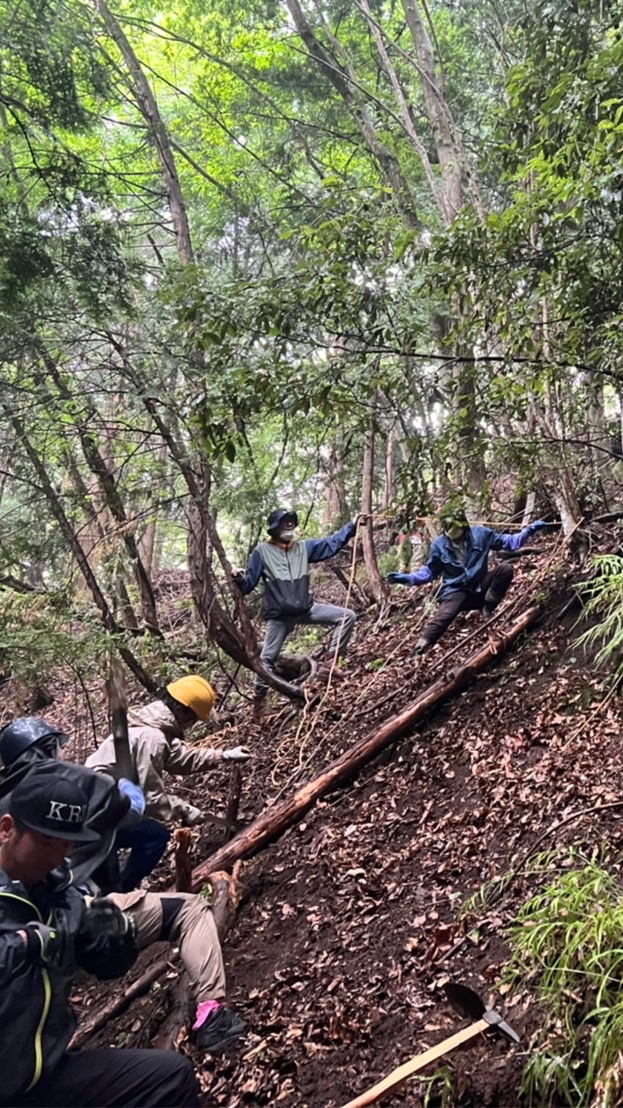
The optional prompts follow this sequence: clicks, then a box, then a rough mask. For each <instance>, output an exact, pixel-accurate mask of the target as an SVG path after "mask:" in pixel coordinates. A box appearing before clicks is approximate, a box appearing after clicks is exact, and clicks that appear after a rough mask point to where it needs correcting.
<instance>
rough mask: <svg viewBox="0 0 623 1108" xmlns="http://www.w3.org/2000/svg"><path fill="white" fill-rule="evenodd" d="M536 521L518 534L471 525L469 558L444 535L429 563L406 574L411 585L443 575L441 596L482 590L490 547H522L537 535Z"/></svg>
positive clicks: (432, 550)
mask: <svg viewBox="0 0 623 1108" xmlns="http://www.w3.org/2000/svg"><path fill="white" fill-rule="evenodd" d="M534 531H535V528H534V526H533V525H532V524H530V526H528V527H524V529H523V531H519V532H518V533H517V534H514V535H510V534H504V533H502V532H500V531H492V530H491V528H490V527H468V528H467V529H466V531H465V561H464V562H461V561H460V559H459V558H458V556H457V552H456V550H455V548H454V545H453V543H452V541H451V540H450V539H449V538H448V536H447V535H440V536H439V538H438V539H435V541H434V543H433V545H432V546H431V548H430V556H429V559H428V562H427V563H426V565H425V566H422V568H421V569H418V570H417V572H416V573H408V574H405V576H406V577H408V578H409V584H410V585H425V584H426V583H427V582H428V581H434V580H435V578H436V577H442V578H443V588H442V590H441V598H442V599H443V597H444V596H449V595H450V594H451V593H453V592H455V591H456V590H457V589H468V590H469V591H470V592H472V591H473V592H478V590H479V589H480V587H481V585H482V581H483V578H484V576H485V574H486V572H487V562H488V560H489V551H490V550H509V551H512V550H519V549H520V547H522V546H523V545H524V543H526V542H527V541H528V539H529V538H531V536H532V535H533V534H534Z"/></svg>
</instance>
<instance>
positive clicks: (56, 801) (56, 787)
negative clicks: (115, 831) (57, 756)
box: [8, 761, 100, 843]
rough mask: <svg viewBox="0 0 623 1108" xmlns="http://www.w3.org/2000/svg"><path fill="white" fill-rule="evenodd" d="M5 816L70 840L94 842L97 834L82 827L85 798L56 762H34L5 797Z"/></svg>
mask: <svg viewBox="0 0 623 1108" xmlns="http://www.w3.org/2000/svg"><path fill="white" fill-rule="evenodd" d="M8 810H9V815H11V816H13V818H14V819H16V820H19V822H20V823H23V824H24V826H25V827H28V828H29V829H30V830H31V831H39V832H40V834H42V835H49V836H50V837H51V838H53V839H65V840H66V841H67V842H72V843H94V842H98V840H99V838H100V836H99V835H98V834H97V832H95V831H90V830H89V829H88V828H87V827H85V826H84V825H85V823H86V819H87V812H88V798H87V795H86V793H85V792H84V790H83V789H81V788H80V786H79V785H77V784H76V783H75V781H72V780H70V779H69V778H68V777H67V776H66V774H65V773H64V769H63V765H62V763H59V762H53V761H50V762H44V763H43V764H42V765H35V766H33V768H32V769H31V770H30V772H29V773H27V774H26V776H25V777H24V778H23V780H22V781H20V782H19V784H18V785H16V786H15V788H14V789H13V792H12V793H11V795H10V797H9V804H8Z"/></svg>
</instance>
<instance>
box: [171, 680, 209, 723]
mask: <svg viewBox="0 0 623 1108" xmlns="http://www.w3.org/2000/svg"><path fill="white" fill-rule="evenodd" d="M167 692H168V693H169V695H170V696H172V697H173V699H174V700H179V702H180V704H185V705H186V707H187V708H190V709H191V710H192V711H193V712H194V713H195V715H196V716H198V717H199V719H203V720H206V719H207V718H208V716H209V715H210V712H211V711H212V709H213V707H214V705H215V703H216V693H215V692H214V689H213V688H212V686H211V684H210V683H209V681H206V679H205V677H199V676H198V675H197V674H195V673H193V674H190V675H189V676H188V677H180V678H179V679H178V680H177V681H172V682H171V684H170V685H167Z"/></svg>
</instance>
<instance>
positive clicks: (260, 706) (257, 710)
mask: <svg viewBox="0 0 623 1108" xmlns="http://www.w3.org/2000/svg"><path fill="white" fill-rule="evenodd" d="M265 711H266V696H265V695H262V694H260V695H256V696H254V697H253V706H252V708H251V716H252V719H253V722H254V723H261V722H262V719H263V718H264V713H265Z"/></svg>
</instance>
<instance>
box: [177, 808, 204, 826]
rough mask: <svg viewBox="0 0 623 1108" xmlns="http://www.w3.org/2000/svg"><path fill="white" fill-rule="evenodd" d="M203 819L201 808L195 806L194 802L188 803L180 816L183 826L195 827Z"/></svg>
mask: <svg viewBox="0 0 623 1108" xmlns="http://www.w3.org/2000/svg"><path fill="white" fill-rule="evenodd" d="M204 819H205V815H204V813H203V812H202V811H201V808H195V806H194V804H189V805H188V807H187V808H186V811H185V812H184V815H183V816H182V823H183V824H184V826H185V827H197V825H198V824H199V823H203V821H204Z"/></svg>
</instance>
